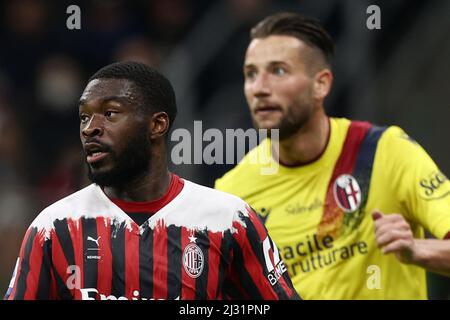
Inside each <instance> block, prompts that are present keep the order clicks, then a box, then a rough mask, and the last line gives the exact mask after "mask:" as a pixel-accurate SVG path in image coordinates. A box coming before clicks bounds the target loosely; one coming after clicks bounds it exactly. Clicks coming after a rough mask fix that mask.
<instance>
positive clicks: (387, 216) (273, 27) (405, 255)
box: [216, 13, 450, 299]
mask: <svg viewBox="0 0 450 320" xmlns="http://www.w3.org/2000/svg"><path fill="white" fill-rule="evenodd" d="M333 47H334V45H333V42H332V40H331V38H330V36H329V35H328V34H327V32H326V31H325V30H324V28H323V27H322V26H321V24H320V23H319V22H318V21H316V20H315V19H312V18H309V17H304V16H301V15H298V14H294V13H281V14H276V15H273V16H270V17H267V18H266V19H264V20H263V21H262V22H260V23H259V24H257V25H256V26H255V27H254V28H253V29H252V31H251V42H250V44H249V46H248V48H247V52H246V56H245V63H244V74H245V88H244V90H245V95H246V98H247V102H248V104H249V107H250V112H251V115H252V117H253V121H254V124H255V126H256V127H258V128H263V129H279V141H276V140H275V139H272V141H271V139H266V140H264V141H263V142H262V143H261V144H260V145H259V146H258V147H256V148H255V149H253V150H252V151H250V152H249V154H247V155H246V157H245V158H244V159H243V160H242V161H241V162H240V163H239V164H238V165H237V166H236V167H235V168H234V169H233V170H231V171H230V172H228V173H227V174H226V175H225V176H224V177H222V178H221V179H218V180H217V181H216V188H217V189H220V190H223V191H226V192H230V193H234V194H236V195H237V196H239V197H241V198H242V199H244V200H245V201H247V202H248V203H249V204H250V205H251V206H252V207H253V208H255V210H256V211H257V212H258V213H260V215H261V218H262V219H263V221H265V225H266V227H267V229H268V230H269V234H270V236H271V237H272V238H273V239H274V241H275V243H276V244H277V245H278V246H279V250H280V252H281V254H282V258H283V259H284V261H285V262H286V264H287V266H288V271H289V273H290V275H291V279H292V281H293V283H294V286H295V287H296V289H297V290H298V291H299V292H301V294H302V298H304V299H323V298H325V299H426V298H427V287H426V274H425V269H428V270H431V271H434V272H439V273H442V274H444V275H449V276H450V241H448V240H444V239H446V238H449V237H450V182H449V180H448V179H447V178H446V177H445V175H444V174H443V173H442V172H441V171H440V170H439V168H438V167H437V166H436V164H435V163H434V162H433V160H432V159H431V158H430V157H429V156H428V154H427V153H426V152H425V151H424V150H423V149H422V148H421V147H420V145H419V144H418V143H417V142H415V141H413V140H412V139H411V138H409V137H408V136H407V135H406V134H405V132H404V131H403V130H402V129H400V128H399V127H396V126H391V127H378V126H375V125H372V124H370V123H368V122H359V121H350V120H348V119H342V118H339V119H338V118H332V117H328V116H327V115H326V113H325V111H324V107H323V101H324V99H325V97H326V96H327V95H328V93H329V91H330V88H331V85H332V78H333V75H332V71H331V67H330V64H331V62H330V60H331V56H332V53H333ZM274 150H275V151H274ZM277 150H279V151H277ZM270 152H274V153H273V154H272V157H270V162H271V163H270V164H269V167H270V168H275V167H276V166H275V165H273V164H274V163H275V164H279V168H278V172H276V173H274V174H272V175H263V174H261V173H262V172H263V170H262V169H264V168H265V163H262V161H260V163H259V164H258V162H257V161H255V159H262V158H261V157H260V155H264V154H267V153H270ZM274 157H275V159H274ZM277 159H278V160H277ZM252 161H253V162H252ZM425 229H427V230H428V231H429V232H431V233H432V234H433V235H434V236H435V237H436V238H437V239H424V230H425Z"/></svg>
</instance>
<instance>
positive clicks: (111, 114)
mask: <svg viewBox="0 0 450 320" xmlns="http://www.w3.org/2000/svg"><path fill="white" fill-rule="evenodd" d="M115 114H117V112H115V111H111V110H108V111H106V112H105V117H106V118H109V119H110V118H112V117H114V115H115Z"/></svg>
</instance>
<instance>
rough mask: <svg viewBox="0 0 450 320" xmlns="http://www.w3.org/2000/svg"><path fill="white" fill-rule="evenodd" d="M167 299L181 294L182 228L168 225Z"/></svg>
mask: <svg viewBox="0 0 450 320" xmlns="http://www.w3.org/2000/svg"><path fill="white" fill-rule="evenodd" d="M167 263H168V264H167V299H169V300H173V299H175V298H177V297H180V296H181V264H182V263H183V262H182V261H181V228H180V227H176V226H174V225H170V226H168V227H167Z"/></svg>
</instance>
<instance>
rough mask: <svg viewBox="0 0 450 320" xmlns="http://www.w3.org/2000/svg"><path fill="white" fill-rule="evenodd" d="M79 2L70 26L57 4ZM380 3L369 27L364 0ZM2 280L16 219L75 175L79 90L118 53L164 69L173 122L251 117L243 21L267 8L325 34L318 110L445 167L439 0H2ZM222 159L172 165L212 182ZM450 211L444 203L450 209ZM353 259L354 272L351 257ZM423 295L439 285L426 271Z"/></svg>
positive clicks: (21, 223) (238, 123)
mask: <svg viewBox="0 0 450 320" xmlns="http://www.w3.org/2000/svg"><path fill="white" fill-rule="evenodd" d="M71 4H77V5H78V6H79V7H80V8H81V30H73V31H70V30H68V29H67V28H66V19H67V18H68V16H69V15H68V14H66V8H67V7H68V6H69V5H71ZM371 4H377V5H379V6H380V8H381V21H382V24H381V27H382V28H381V30H368V29H367V28H366V19H367V17H368V15H367V14H366V8H367V7H368V6H369V5H371ZM0 8H1V9H0V16H1V19H0V35H1V50H0V253H1V257H0V294H2V295H3V294H4V292H5V291H6V287H7V284H8V282H9V279H10V276H11V273H12V270H13V266H14V263H15V260H16V257H17V254H18V250H19V246H20V242H21V240H22V237H23V235H24V232H25V230H26V228H27V226H28V225H29V223H30V222H31V221H32V220H33V218H34V217H35V216H36V215H37V213H38V212H39V211H40V210H42V209H43V208H44V207H45V206H47V205H49V204H50V203H52V202H54V201H56V200H58V199H60V198H62V197H64V196H65V195H67V194H69V193H72V192H73V191H75V190H78V189H79V188H81V187H83V186H85V185H86V184H87V183H88V181H87V180H86V178H85V172H84V170H85V169H84V164H83V163H84V161H83V159H82V154H81V148H80V143H79V140H78V110H77V109H78V108H77V100H78V98H79V96H80V94H81V92H82V90H83V88H84V86H85V84H86V83H85V82H86V79H87V78H88V77H89V76H90V75H91V74H92V73H93V72H94V71H96V70H97V69H98V68H100V67H102V66H104V65H106V64H108V63H111V62H113V61H118V60H136V61H141V62H145V63H148V64H150V65H153V66H156V67H157V68H159V69H160V70H162V71H163V72H164V73H165V74H166V75H167V76H168V78H169V79H170V80H171V81H172V82H173V84H174V87H175V90H176V92H177V100H178V108H179V115H178V119H177V121H176V123H175V128H180V127H182V128H188V129H192V127H193V121H194V120H202V121H203V130H206V129H207V128H218V129H221V130H224V129H225V128H243V129H247V128H250V127H251V121H250V117H249V114H248V112H247V107H246V103H245V100H244V96H243V90H242V87H243V76H242V63H243V57H244V52H245V49H246V46H247V44H248V32H249V29H250V27H251V26H253V25H254V24H255V22H257V21H258V20H260V19H261V18H262V17H263V16H265V15H267V14H270V13H274V12H277V11H296V12H302V13H305V14H310V15H313V16H316V17H317V18H319V19H320V20H321V21H322V22H323V23H324V24H325V26H326V27H327V29H328V30H329V31H330V33H331V34H332V36H333V37H334V39H335V41H336V57H335V61H334V72H335V83H334V87H333V90H332V94H331V97H329V98H328V100H327V109H328V112H329V114H331V115H334V116H343V117H350V118H356V119H367V120H370V121H373V122H376V123H378V124H397V125H400V126H401V127H403V128H404V129H405V130H406V131H407V132H408V133H409V134H410V135H411V136H412V137H414V138H415V139H416V140H417V141H418V142H420V143H421V144H422V145H423V146H424V147H425V149H426V150H427V151H428V152H429V153H430V154H431V156H432V157H433V158H434V159H435V161H436V162H437V163H438V164H439V166H440V167H441V169H442V171H443V172H444V173H445V174H446V175H447V176H448V174H449V173H450V148H449V143H448V139H449V138H450V128H449V126H448V124H449V119H450V105H449V104H450V99H449V97H448V94H449V89H450V87H449V84H450V82H449V80H448V75H449V74H450V59H449V57H450V1H448V0H434V1H419V0H393V1H367V0H336V1H332V0H297V1H294V0H291V1H282V0H277V1H275V0H220V1H211V0H152V1H143V0H142V1H125V0H108V1H106V0H105V1H61V0H60V1H58V0H54V1H43V0H14V1H12V0H11V1H0ZM231 167H232V166H231V165H213V166H208V165H180V166H175V165H172V170H173V171H174V172H176V173H177V174H179V175H181V176H183V177H185V178H188V179H190V180H193V181H195V182H198V183H202V184H206V185H209V186H212V185H213V182H214V179H216V178H217V177H219V176H221V175H222V174H223V173H224V172H225V171H227V170H228V169H230V168H231ZM449 214H450V213H449ZM361 272H364V270H362V271H361ZM430 284H431V290H430V298H433V299H448V298H450V281H449V279H446V278H442V277H438V276H436V275H430Z"/></svg>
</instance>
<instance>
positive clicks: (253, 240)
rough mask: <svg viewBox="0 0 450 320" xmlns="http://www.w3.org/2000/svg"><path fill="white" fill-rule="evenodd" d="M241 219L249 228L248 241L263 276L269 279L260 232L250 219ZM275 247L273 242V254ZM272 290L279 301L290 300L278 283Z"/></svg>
mask: <svg viewBox="0 0 450 320" xmlns="http://www.w3.org/2000/svg"><path fill="white" fill-rule="evenodd" d="M241 219H242V220H243V221H244V223H245V224H246V226H247V240H248V241H249V243H250V246H251V248H252V251H253V253H254V254H255V256H256V257H257V258H258V261H259V263H260V265H261V267H262V268H263V270H264V275H263V276H264V277H267V275H268V274H269V270H267V266H266V263H265V258H264V252H263V251H262V243H261V241H259V235H258V231H257V230H256V228H255V226H254V225H253V223H252V222H251V220H250V218H249V217H247V216H241ZM249 234H251V235H252V236H249ZM273 246H274V244H273V241H272V240H271V241H270V248H271V249H272V252H273V251H274V250H273V249H274V248H273ZM274 267H276V266H274ZM286 272H287V271H286ZM272 288H273V290H274V291H275V293H276V294H277V296H278V298H279V299H288V295H287V293H286V292H285V291H284V289H283V287H282V286H281V284H280V283H279V282H278V281H277V282H276V283H275V285H272Z"/></svg>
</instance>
